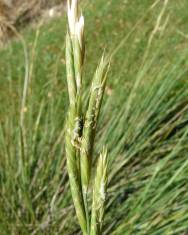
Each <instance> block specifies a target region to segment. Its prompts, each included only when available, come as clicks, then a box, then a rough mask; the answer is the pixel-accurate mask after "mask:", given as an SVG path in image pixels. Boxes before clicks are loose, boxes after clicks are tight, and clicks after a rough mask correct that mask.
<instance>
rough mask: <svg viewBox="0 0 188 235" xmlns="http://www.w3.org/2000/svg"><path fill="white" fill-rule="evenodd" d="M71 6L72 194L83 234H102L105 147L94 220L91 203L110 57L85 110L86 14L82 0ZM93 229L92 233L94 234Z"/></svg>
mask: <svg viewBox="0 0 188 235" xmlns="http://www.w3.org/2000/svg"><path fill="white" fill-rule="evenodd" d="M67 5H68V10H67V17H68V26H69V30H68V33H67V37H66V69H67V85H68V92H69V100H70V106H69V114H68V118H67V128H66V138H65V140H66V143H65V149H66V157H67V170H68V175H69V182H70V188H71V194H72V198H73V202H74V206H75V210H76V214H77V217H78V221H79V223H80V226H81V229H82V232H83V235H100V234H101V231H102V220H103V214H104V200H105V195H106V185H107V161H106V158H107V157H106V156H107V153H106V151H105V150H104V151H103V153H102V154H101V155H100V158H99V161H98V166H97V170H96V176H95V184H94V189H93V209H92V220H91V216H90V212H89V206H88V187H89V180H90V175H91V163H92V153H93V147H94V137H95V132H96V126H97V121H98V116H99V112H100V107H101V103H102V98H103V93H104V89H105V83H106V78H107V71H108V65H109V60H108V59H107V58H105V57H104V56H103V57H102V59H101V61H100V63H99V66H98V68H97V70H96V73H95V76H94V78H93V82H92V85H91V91H90V97H89V104H88V107H87V111H86V112H85V113H83V108H82V107H83V103H82V102H83V96H82V70H83V64H84V56H85V42H84V17H83V16H82V15H81V16H80V15H79V14H78V0H68V2H67ZM84 118H85V122H84ZM90 222H91V223H92V224H91V225H90ZM90 229H91V231H92V234H90Z"/></svg>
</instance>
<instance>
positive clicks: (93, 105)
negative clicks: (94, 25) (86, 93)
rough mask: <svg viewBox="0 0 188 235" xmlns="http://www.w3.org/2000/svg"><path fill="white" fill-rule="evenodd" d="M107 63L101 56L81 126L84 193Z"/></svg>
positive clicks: (88, 174)
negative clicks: (82, 125) (83, 122)
mask: <svg viewBox="0 0 188 235" xmlns="http://www.w3.org/2000/svg"><path fill="white" fill-rule="evenodd" d="M108 65H109V60H108V59H107V58H104V56H103V57H102V59H101V61H100V64H99V66H98V68H97V70H96V73H95V76H94V78H93V82H92V85H91V90H90V98H89V104H88V109H87V112H86V117H85V124H84V128H83V137H82V146H81V159H80V161H81V162H80V166H81V180H82V188H83V192H84V193H87V189H88V186H89V180H90V174H91V163H92V154H93V147H94V140H95V132H96V127H97V121H98V117H99V113H100V107H101V103H102V99H103V94H104V90H105V84H106V78H107V71H108Z"/></svg>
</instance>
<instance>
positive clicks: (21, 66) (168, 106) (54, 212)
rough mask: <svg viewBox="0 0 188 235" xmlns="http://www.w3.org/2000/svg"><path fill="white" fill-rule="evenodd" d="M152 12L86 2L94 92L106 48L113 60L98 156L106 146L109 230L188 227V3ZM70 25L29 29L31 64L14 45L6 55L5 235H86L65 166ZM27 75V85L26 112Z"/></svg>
mask: <svg viewBox="0 0 188 235" xmlns="http://www.w3.org/2000/svg"><path fill="white" fill-rule="evenodd" d="M166 2H167V1H166ZM150 4H151V1H149V0H143V1H139V0H135V1H131V0H127V1H122V0H116V1H113V0H111V1H108V2H106V1H104V0H100V1H99V0H97V1H94V2H93V1H86V2H84V3H83V6H84V7H85V10H84V12H85V13H86V14H85V16H86V22H87V25H86V29H87V31H86V38H87V40H86V47H87V50H88V53H87V54H86V61H87V68H86V71H85V74H84V76H85V77H86V79H85V81H83V82H84V83H85V84H84V85H86V86H87V85H89V84H90V81H91V77H92V76H93V73H94V71H95V67H96V64H97V60H98V57H99V55H100V54H101V52H102V51H103V48H104V46H106V48H108V49H110V52H111V51H113V52H114V56H113V58H112V62H111V68H112V69H111V71H110V73H109V78H110V80H109V82H108V85H107V89H106V92H105V96H104V98H105V99H104V105H103V107H102V109H101V116H100V119H99V126H98V131H97V136H96V141H97V143H96V151H95V156H96V155H97V153H98V152H99V151H100V149H101V148H102V145H103V144H104V143H107V147H108V152H109V161H110V162H109V164H110V169H111V171H110V175H109V191H108V200H107V208H106V217H105V223H104V234H113V235H115V234H117V235H120V234H122V235H124V234H125V235H126V234H127V235H128V234H138V235H143V234H146V235H147V234H152V235H160V234H165V235H171V234H174V235H176V234H186V233H187V231H188V199H187V198H188V197H187V196H188V192H187V187H188V178H187V172H188V160H187V149H188V146H187V139H188V137H187V134H188V133H187V132H188V126H187V123H188V97H187V92H188V82H187V74H188V70H187V65H188V61H187V58H188V51H187V48H186V47H187V45H186V42H187V35H186V27H187V26H186V21H187V12H186V9H187V7H188V5H187V1H186V0H181V1H175V0H172V1H169V2H168V4H167V5H164V4H165V1H156V5H155V4H153V1H152V4H153V5H152V6H151V5H150ZM65 25H66V23H65V19H61V20H57V21H55V22H52V23H50V24H48V25H44V26H43V25H42V26H39V27H38V28H37V29H27V30H26V32H24V35H25V36H24V39H25V42H26V46H27V51H28V56H26V55H25V57H24V53H23V46H22V45H21V43H20V42H17V41H16V40H15V41H14V42H12V43H11V45H10V46H8V47H7V48H6V49H4V50H3V51H1V57H0V64H1V66H0V74H1V75H0V76H1V79H0V89H1V96H0V102H1V103H0V234H2V235H9V234H13V235H16V234H21V235H26V234H32V235H34V234H37V235H40V234H47V235H48V234H49V235H51V234H67V235H68V234H80V229H79V227H78V225H77V221H76V218H75V214H74V208H73V205H72V200H71V195H70V188H69V183H68V176H67V171H66V164H65V150H64V136H65V130H64V120H65V116H66V113H67V108H68V96H67V89H66V76H65V70H66V68H65V51H64V37H65V31H66V30H65ZM96 45H97V46H96ZM98 46H99V48H98ZM26 68H28V70H27V69H26ZM24 79H25V81H28V84H29V85H28V88H27V89H26V93H25V94H26V99H25V102H24V105H23V102H22V101H23V88H24V87H23V84H24ZM21 113H22V115H23V117H22V122H21V120H20V116H21ZM94 164H95V163H94Z"/></svg>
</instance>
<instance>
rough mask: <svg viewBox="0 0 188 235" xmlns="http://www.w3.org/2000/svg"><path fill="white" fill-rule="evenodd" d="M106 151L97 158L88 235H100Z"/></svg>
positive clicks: (105, 174)
mask: <svg viewBox="0 0 188 235" xmlns="http://www.w3.org/2000/svg"><path fill="white" fill-rule="evenodd" d="M107 171H108V159H107V150H106V149H103V151H102V153H101V154H100V156H99V159H98V164H97V170H96V175H95V180H94V188H93V204H92V215H91V229H90V235H102V222H103V219H104V211H105V200H106V191H107V183H108V179H107V174H108V172H107Z"/></svg>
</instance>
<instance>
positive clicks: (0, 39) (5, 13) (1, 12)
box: [0, 0, 66, 46]
mask: <svg viewBox="0 0 188 235" xmlns="http://www.w3.org/2000/svg"><path fill="white" fill-rule="evenodd" d="M65 2H66V1H65V0H0V46H3V45H4V44H5V43H6V42H7V41H8V39H9V38H10V37H11V36H12V35H14V32H15V30H19V29H20V27H23V26H25V25H27V24H28V23H31V22H33V21H34V20H36V19H38V18H41V17H42V18H44V19H45V20H46V21H48V20H50V19H52V18H54V17H58V16H61V14H62V13H63V11H64V3H65Z"/></svg>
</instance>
